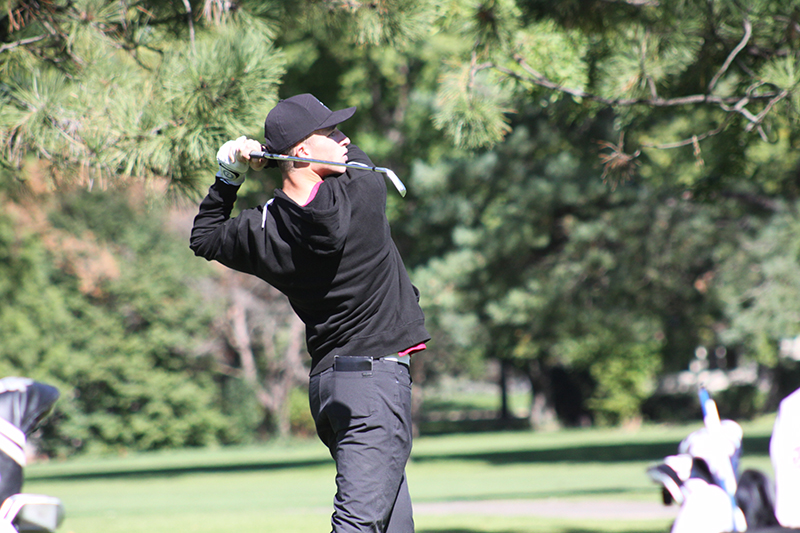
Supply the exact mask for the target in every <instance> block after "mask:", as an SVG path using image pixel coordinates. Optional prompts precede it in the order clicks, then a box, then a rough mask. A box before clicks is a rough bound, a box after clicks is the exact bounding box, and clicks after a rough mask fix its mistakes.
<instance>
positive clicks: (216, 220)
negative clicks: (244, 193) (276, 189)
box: [189, 178, 260, 274]
mask: <svg viewBox="0 0 800 533" xmlns="http://www.w3.org/2000/svg"><path fill="white" fill-rule="evenodd" d="M238 190H239V187H238V186H233V185H228V184H226V183H224V182H222V181H221V180H220V179H219V178H217V180H216V181H215V182H214V184H213V185H212V186H211V187H210V188H209V190H208V194H207V195H206V197H205V198H204V199H203V201H202V202H201V203H200V210H199V212H198V214H197V216H196V217H195V219H194V225H193V226H192V233H191V237H190V243H189V247H190V248H191V249H192V251H193V252H194V253H195V255H197V256H200V257H205V258H206V259H207V260H209V261H212V260H213V261H218V262H220V263H222V264H223V265H225V266H227V267H230V268H233V269H235V270H238V271H240V272H245V273H249V274H252V273H253V258H254V257H258V252H259V251H258V250H257V249H256V248H257V244H256V240H255V238H254V235H253V232H252V231H251V228H252V226H253V223H254V222H256V220H255V219H256V218H258V219H259V220H258V223H260V214H259V213H260V210H257V209H250V210H247V211H245V212H243V213H242V214H240V215H239V216H238V217H235V218H231V210H232V209H233V204H234V203H235V202H236V193H237V191H238Z"/></svg>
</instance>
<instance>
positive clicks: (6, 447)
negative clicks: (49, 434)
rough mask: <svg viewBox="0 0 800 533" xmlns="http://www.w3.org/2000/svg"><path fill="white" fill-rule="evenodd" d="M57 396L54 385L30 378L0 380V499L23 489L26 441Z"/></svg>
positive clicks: (50, 408)
mask: <svg viewBox="0 0 800 533" xmlns="http://www.w3.org/2000/svg"><path fill="white" fill-rule="evenodd" d="M58 396H59V393H58V389H56V388H55V387H52V386H50V385H45V384H44V383H38V382H36V381H33V380H32V379H28V378H17V377H7V378H3V379H0V502H2V501H3V500H5V499H6V498H8V497H9V496H11V495H12V494H16V493H18V492H19V491H20V490H21V489H22V480H23V476H22V469H23V468H24V467H25V442H26V440H27V438H28V436H29V435H30V434H31V432H33V430H34V429H35V428H36V426H37V424H38V423H39V422H40V421H41V420H42V419H43V418H44V417H45V416H47V414H48V413H49V412H50V411H51V410H52V408H53V405H54V404H55V403H56V400H57V399H58Z"/></svg>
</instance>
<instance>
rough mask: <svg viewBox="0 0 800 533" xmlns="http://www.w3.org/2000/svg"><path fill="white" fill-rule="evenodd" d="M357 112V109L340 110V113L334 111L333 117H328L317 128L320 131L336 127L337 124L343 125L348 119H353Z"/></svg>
mask: <svg viewBox="0 0 800 533" xmlns="http://www.w3.org/2000/svg"><path fill="white" fill-rule="evenodd" d="M355 112H356V108H355V107H348V108H347V109H340V110H339V111H334V112H333V113H331V116H329V117H328V119H327V120H325V122H323V123H322V124H320V125H319V127H318V128H317V129H318V130H322V129H325V128H330V127H331V126H336V125H337V124H341V123H342V122H344V121H345V120H347V119H348V118H350V117H352V116H353V115H354V114H355Z"/></svg>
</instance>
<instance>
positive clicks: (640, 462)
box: [25, 417, 772, 533]
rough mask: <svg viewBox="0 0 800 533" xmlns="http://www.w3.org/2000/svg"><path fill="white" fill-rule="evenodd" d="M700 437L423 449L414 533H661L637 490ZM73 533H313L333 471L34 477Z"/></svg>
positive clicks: (653, 495) (755, 458)
mask: <svg viewBox="0 0 800 533" xmlns="http://www.w3.org/2000/svg"><path fill="white" fill-rule="evenodd" d="M743 426H744V430H745V444H744V446H745V448H744V456H743V467H744V468H758V469H761V470H763V471H765V472H766V473H768V474H769V475H770V476H772V470H771V466H770V464H769V457H768V455H767V450H768V447H767V446H768V439H769V434H770V432H771V429H772V418H769V417H768V418H764V419H761V420H759V421H756V422H754V423H751V424H743ZM698 427H700V426H699V424H694V425H692V426H685V427H661V426H658V427H645V428H642V429H638V430H635V431H634V430H622V429H615V430H599V429H587V430H569V431H559V432H552V433H534V432H502V433H487V434H470V435H447V436H438V437H433V436H431V437H420V438H418V439H417V440H416V442H415V447H414V453H413V456H412V461H411V463H410V464H409V467H408V477H409V485H410V487H411V491H412V498H413V499H414V502H415V509H416V515H415V517H416V523H417V531H418V533H481V532H487V533H488V532H493V533H494V532H497V533H534V532H542V533H550V532H552V533H590V532H606V531H608V532H612V531H613V532H628V533H633V532H642V533H646V532H663V531H666V530H668V527H669V524H670V522H671V519H672V517H673V516H674V514H675V511H676V510H675V509H674V508H672V507H664V506H662V505H661V504H660V503H659V502H660V492H659V490H658V487H657V486H656V485H655V484H653V483H652V482H651V481H650V480H649V479H648V478H647V476H646V474H645V469H646V468H647V466H648V465H650V464H652V463H653V462H655V461H657V460H659V459H661V458H662V457H663V456H665V455H668V454H673V453H675V451H676V448H677V445H678V442H679V441H680V440H681V439H682V438H683V437H685V436H686V435H687V434H688V433H689V432H690V431H692V430H694V429H697V428H698ZM26 472H27V481H26V485H25V491H26V492H37V493H43V494H50V495H53V496H58V497H60V498H61V499H62V501H63V502H64V505H65V507H66V511H67V518H66V520H65V522H64V524H63V525H62V527H61V531H63V532H65V533H67V532H74V533H138V532H142V533H144V532H147V533H175V532H178V531H180V532H198V533H211V532H215V533H216V532H219V531H231V532H233V531H235V532H237V533H251V532H270V533H273V532H274V533H290V532H291V533H312V532H315V533H324V532H327V531H330V526H329V516H330V512H331V500H332V496H333V492H334V483H333V475H334V467H333V462H332V461H331V459H330V458H329V456H328V455H327V450H326V449H325V448H324V447H323V446H322V444H320V443H318V442H316V441H292V442H285V443H273V444H270V445H265V446H261V447H251V448H233V449H216V450H188V451H181V452H170V453H153V454H140V455H132V456H128V457H113V458H110V457H109V458H102V459H76V460H70V461H64V462H56V461H52V462H50V463H47V464H35V465H32V466H31V467H30V468H29V469H28V470H27V471H26Z"/></svg>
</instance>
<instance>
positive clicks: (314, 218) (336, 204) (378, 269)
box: [190, 145, 430, 374]
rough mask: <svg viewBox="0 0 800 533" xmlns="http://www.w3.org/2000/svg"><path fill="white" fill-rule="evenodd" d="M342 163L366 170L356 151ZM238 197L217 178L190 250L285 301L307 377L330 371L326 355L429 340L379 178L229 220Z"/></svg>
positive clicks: (331, 185)
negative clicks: (302, 347)
mask: <svg viewBox="0 0 800 533" xmlns="http://www.w3.org/2000/svg"><path fill="white" fill-rule="evenodd" d="M348 159H349V160H350V161H359V162H363V163H367V164H369V165H372V162H371V161H370V160H369V158H368V157H367V155H366V154H365V153H364V152H363V151H361V150H360V149H359V148H357V147H355V146H353V145H350V147H349V151H348ZM237 190H238V187H235V186H231V185H227V184H226V183H224V182H222V181H220V180H219V179H217V181H216V182H215V183H214V185H212V186H211V188H210V189H209V192H208V195H207V196H206V197H205V199H204V200H203V201H202V203H201V204H200V212H199V214H198V215H197V217H196V218H195V220H194V227H193V228H192V235H191V245H190V246H191V248H192V250H193V251H194V252H195V254H196V255H199V256H202V257H205V258H206V259H208V260H216V261H219V262H220V263H222V264H223V265H226V266H228V267H230V268H233V269H235V270H238V271H240V272H245V273H248V274H253V275H255V276H258V277H259V278H261V279H263V280H264V281H266V282H267V283H269V284H270V285H272V286H274V287H275V288H277V289H278V290H280V291H281V292H282V293H283V294H285V295H286V296H287V297H288V298H289V302H290V303H291V305H292V308H293V309H294V310H295V312H296V313H297V315H298V316H299V317H300V318H301V319H302V320H303V322H304V323H305V325H306V344H307V347H308V351H309V353H310V354H311V360H312V367H311V369H312V370H311V373H312V374H315V373H318V372H321V371H322V370H324V369H326V368H328V367H330V365H331V363H332V361H333V355H337V354H338V355H369V356H373V357H381V356H384V355H389V354H391V353H395V352H398V351H402V350H405V349H406V348H409V347H411V346H415V345H417V344H419V343H422V342H425V341H427V340H429V339H430V335H429V334H428V332H427V331H426V329H425V325H424V316H423V313H422V310H421V309H420V306H419V291H417V289H416V287H414V286H413V285H412V284H411V281H410V280H409V277H408V274H407V272H406V269H405V267H404V265H403V261H402V258H401V257H400V254H399V252H398V251H397V247H396V246H395V244H394V241H392V238H391V233H390V229H389V223H388V220H387V219H386V184H385V181H384V178H383V175H382V174H380V173H378V172H373V171H370V170H366V169H365V170H360V169H348V170H347V172H345V173H344V174H341V175H338V176H332V177H328V178H326V179H325V181H324V182H323V183H322V184H321V185H320V187H319V190H318V191H317V194H316V196H315V197H314V199H313V200H312V201H311V202H309V204H308V205H306V206H299V205H297V204H296V203H295V202H294V201H293V200H291V199H290V198H288V197H287V196H286V195H285V194H284V192H283V191H282V190H281V189H276V190H275V197H274V198H273V199H272V200H271V201H270V202H269V203H268V204H267V205H266V206H259V207H256V208H251V209H247V210H245V211H243V212H242V213H241V214H240V215H239V216H237V217H236V218H230V213H231V209H232V208H233V204H234V202H235V201H236V192H237ZM265 209H266V212H265V211H264V210H265Z"/></svg>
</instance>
